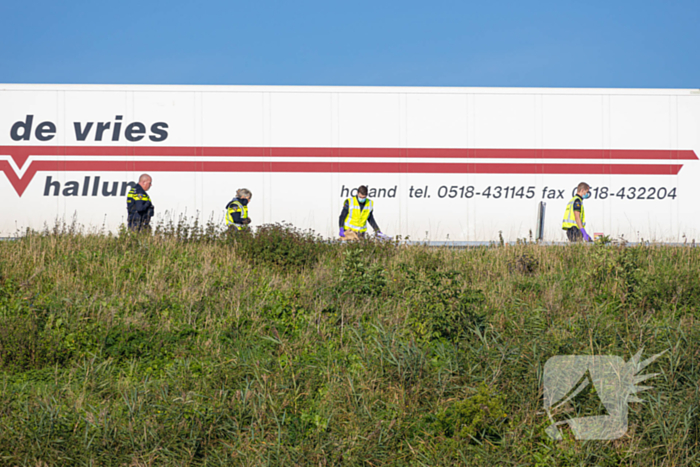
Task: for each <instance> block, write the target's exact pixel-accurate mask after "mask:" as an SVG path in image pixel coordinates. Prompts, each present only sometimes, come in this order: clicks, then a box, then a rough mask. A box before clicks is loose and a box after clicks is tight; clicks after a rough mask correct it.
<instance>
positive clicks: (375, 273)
mask: <svg viewBox="0 0 700 467" xmlns="http://www.w3.org/2000/svg"><path fill="white" fill-rule="evenodd" d="M386 284H387V278H386V271H385V270H384V268H382V266H381V265H380V264H379V263H377V262H375V263H373V264H370V256H369V254H368V253H367V252H366V251H365V249H363V248H349V249H347V250H345V251H343V264H342V267H341V269H340V283H339V285H338V289H339V291H340V293H341V294H350V295H357V296H366V297H376V296H378V295H380V294H381V293H382V291H383V290H384V287H386Z"/></svg>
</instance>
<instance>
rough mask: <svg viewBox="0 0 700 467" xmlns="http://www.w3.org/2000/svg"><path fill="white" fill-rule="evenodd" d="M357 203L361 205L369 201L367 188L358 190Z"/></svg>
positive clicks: (363, 187) (362, 187)
mask: <svg viewBox="0 0 700 467" xmlns="http://www.w3.org/2000/svg"><path fill="white" fill-rule="evenodd" d="M357 201H359V202H360V203H364V202H365V201H367V187H366V186H364V185H362V186H361V187H360V188H358V189H357Z"/></svg>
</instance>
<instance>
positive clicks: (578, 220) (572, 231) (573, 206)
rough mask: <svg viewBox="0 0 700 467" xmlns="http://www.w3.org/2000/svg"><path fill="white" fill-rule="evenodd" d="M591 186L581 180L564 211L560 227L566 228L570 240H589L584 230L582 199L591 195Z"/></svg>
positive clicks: (584, 215) (584, 218) (584, 219)
mask: <svg viewBox="0 0 700 467" xmlns="http://www.w3.org/2000/svg"><path fill="white" fill-rule="evenodd" d="M590 190H591V187H590V186H589V185H588V183H585V182H581V183H579V184H578V187H577V188H576V196H574V197H573V198H571V201H569V204H567V205H566V211H564V220H563V221H562V224H561V228H562V229H563V230H566V237H567V238H568V239H569V241H570V242H580V241H581V240H582V239H583V240H584V241H586V242H590V241H591V237H590V236H589V235H588V233H587V232H586V229H585V227H586V211H585V210H584V209H583V200H584V199H588V198H590V197H591V193H590Z"/></svg>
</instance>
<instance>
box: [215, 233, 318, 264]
mask: <svg viewBox="0 0 700 467" xmlns="http://www.w3.org/2000/svg"><path fill="white" fill-rule="evenodd" d="M227 235H228V242H229V243H233V244H235V245H236V248H237V250H236V251H237V252H238V253H239V254H240V255H241V256H243V257H244V258H246V259H247V260H249V261H250V262H251V263H253V264H267V265H271V266H276V267H280V268H285V269H287V268H288V269H295V270H298V269H301V268H304V267H307V266H313V265H314V264H316V262H317V261H318V260H319V258H320V257H321V255H322V254H323V253H324V252H325V251H327V250H328V243H327V242H325V241H324V240H323V238H322V237H321V236H320V235H317V234H315V233H314V232H313V231H312V230H300V229H298V228H296V227H294V226H292V225H291V224H265V225H262V226H260V227H258V228H257V229H256V230H255V232H251V231H245V230H244V231H240V232H239V231H229V233H228V234H227Z"/></svg>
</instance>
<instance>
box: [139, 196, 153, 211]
mask: <svg viewBox="0 0 700 467" xmlns="http://www.w3.org/2000/svg"><path fill="white" fill-rule="evenodd" d="M134 203H135V204H134V209H135V210H136V211H137V212H138V213H144V212H148V211H149V210H150V209H151V208H152V207H153V203H151V198H149V197H148V195H147V194H145V193H144V194H142V195H138V194H137V195H136V196H134Z"/></svg>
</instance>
